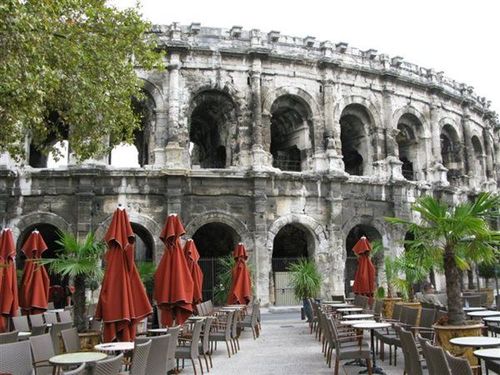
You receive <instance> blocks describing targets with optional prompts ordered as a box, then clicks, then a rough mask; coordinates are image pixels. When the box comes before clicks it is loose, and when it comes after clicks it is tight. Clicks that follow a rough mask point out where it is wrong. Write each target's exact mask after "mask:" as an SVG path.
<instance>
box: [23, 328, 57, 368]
mask: <svg viewBox="0 0 500 375" xmlns="http://www.w3.org/2000/svg"><path fill="white" fill-rule="evenodd" d="M29 341H30V344H31V352H32V353H33V365H34V366H35V368H36V374H37V375H50V374H52V365H51V364H50V363H49V358H50V357H53V356H54V355H55V352H54V346H53V345H52V337H51V335H50V333H45V334H43V335H39V336H35V337H30V339H29Z"/></svg>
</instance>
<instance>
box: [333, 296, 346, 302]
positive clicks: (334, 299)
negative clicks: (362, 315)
mask: <svg viewBox="0 0 500 375" xmlns="http://www.w3.org/2000/svg"><path fill="white" fill-rule="evenodd" d="M332 301H336V302H345V297H344V295H343V294H332Z"/></svg>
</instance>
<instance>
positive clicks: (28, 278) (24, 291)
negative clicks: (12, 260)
mask: <svg viewBox="0 0 500 375" xmlns="http://www.w3.org/2000/svg"><path fill="white" fill-rule="evenodd" d="M21 250H22V251H23V253H24V255H26V260H25V262H24V270H23V277H22V279H21V290H20V293H19V305H20V306H21V308H22V309H23V310H24V311H25V312H28V313H29V314H37V313H41V312H43V311H45V310H47V307H48V306H49V286H50V279H49V275H48V273H47V270H46V269H45V267H44V266H43V265H42V264H37V263H36V260H37V259H40V258H41V257H42V253H43V252H44V251H45V250H47V245H46V244H45V241H44V240H43V237H42V235H41V234H40V232H39V231H37V230H34V231H33V232H31V234H30V235H29V237H28V239H27V240H26V242H25V243H24V245H23V247H22V249H21Z"/></svg>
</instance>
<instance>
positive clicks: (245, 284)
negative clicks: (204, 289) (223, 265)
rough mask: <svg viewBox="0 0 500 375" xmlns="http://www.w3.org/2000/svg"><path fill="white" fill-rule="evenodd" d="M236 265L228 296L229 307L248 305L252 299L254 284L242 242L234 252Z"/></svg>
mask: <svg viewBox="0 0 500 375" xmlns="http://www.w3.org/2000/svg"><path fill="white" fill-rule="evenodd" d="M233 257H234V258H235V259H236V264H235V265H234V267H233V270H232V273H231V289H230V291H229V294H228V296H227V303H228V305H232V304H242V305H246V304H247V303H249V302H250V297H252V283H251V281H250V272H249V271H248V268H247V264H246V260H247V259H248V255H247V251H246V250H245V246H244V245H243V244H242V243H241V242H240V243H239V244H238V245H236V248H235V249H234V251H233Z"/></svg>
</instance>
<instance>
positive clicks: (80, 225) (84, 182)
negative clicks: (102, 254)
mask: <svg viewBox="0 0 500 375" xmlns="http://www.w3.org/2000/svg"><path fill="white" fill-rule="evenodd" d="M94 185H95V180H94V176H93V172H91V171H89V172H85V171H83V173H82V174H81V175H80V176H79V180H78V191H77V192H76V199H77V204H76V208H77V218H76V223H77V225H76V233H77V237H78V238H80V239H83V238H85V236H86V235H87V233H88V232H90V231H91V230H94V229H95V228H93V225H94V223H93V219H94V212H93V205H94V196H95V193H94Z"/></svg>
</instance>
